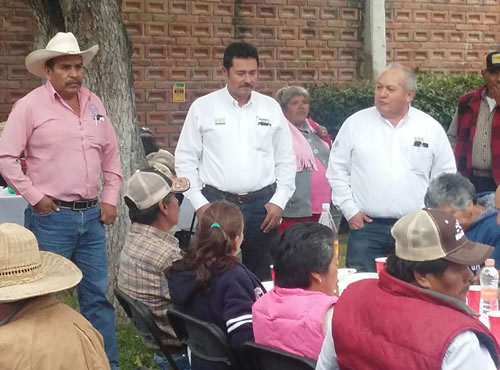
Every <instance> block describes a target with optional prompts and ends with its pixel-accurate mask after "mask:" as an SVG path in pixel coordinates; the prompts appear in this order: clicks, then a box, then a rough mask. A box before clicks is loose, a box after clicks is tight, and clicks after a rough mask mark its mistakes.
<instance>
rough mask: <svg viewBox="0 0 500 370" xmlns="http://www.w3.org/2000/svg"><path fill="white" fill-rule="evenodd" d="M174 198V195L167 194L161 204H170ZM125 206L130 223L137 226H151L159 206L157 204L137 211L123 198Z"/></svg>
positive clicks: (131, 203)
mask: <svg viewBox="0 0 500 370" xmlns="http://www.w3.org/2000/svg"><path fill="white" fill-rule="evenodd" d="M174 197H175V194H174V193H168V194H167V196H166V197H165V198H163V200H162V202H163V204H165V205H168V204H170V202H171V201H172V198H174ZM125 204H126V205H127V207H128V217H129V218H130V221H132V222H137V223H139V224H144V225H152V224H153V223H154V222H155V221H156V218H157V217H158V214H159V213H160V206H159V205H158V203H157V204H155V205H154V206H151V207H149V208H146V209H139V208H137V206H136V205H135V203H134V202H133V201H132V200H131V199H130V198H128V197H125Z"/></svg>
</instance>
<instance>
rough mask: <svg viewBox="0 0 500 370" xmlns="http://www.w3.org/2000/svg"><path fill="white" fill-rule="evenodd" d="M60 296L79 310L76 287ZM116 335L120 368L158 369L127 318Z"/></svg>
mask: <svg viewBox="0 0 500 370" xmlns="http://www.w3.org/2000/svg"><path fill="white" fill-rule="evenodd" d="M339 239H340V240H339V267H344V266H345V254H346V249H347V235H346V234H343V235H339ZM59 298H60V299H61V300H62V301H63V302H64V303H66V304H67V305H69V306H71V307H73V308H74V309H75V310H78V308H79V307H78V299H77V297H76V292H75V290H74V289H71V290H68V291H65V292H62V293H60V294H59ZM116 336H117V338H118V346H119V350H120V368H121V369H122V370H135V369H137V368H140V367H145V368H150V369H157V367H156V365H155V362H154V360H153V352H152V351H151V350H150V349H148V348H147V347H146V346H145V345H144V344H143V343H142V340H141V338H140V337H139V335H138V334H137V332H136V331H135V329H134V327H133V326H132V324H131V323H130V322H129V321H128V320H127V319H121V320H118V324H117V326H116Z"/></svg>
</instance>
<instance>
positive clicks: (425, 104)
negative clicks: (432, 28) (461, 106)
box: [308, 74, 483, 135]
mask: <svg viewBox="0 0 500 370" xmlns="http://www.w3.org/2000/svg"><path fill="white" fill-rule="evenodd" d="M482 83H483V80H482V77H481V75H480V74H468V75H448V76H440V75H433V74H420V75H418V92H417V96H416V97H415V99H414V100H413V103H412V106H414V107H415V108H418V109H420V110H422V111H424V112H426V113H428V114H430V115H431V116H432V117H434V118H435V119H436V120H437V121H438V122H440V123H441V124H442V125H443V126H444V128H445V129H446V128H448V126H449V124H450V122H451V120H452V119H453V115H454V114H455V110H456V107H457V102H458V98H459V97H460V95H462V94H464V93H466V92H467V91H470V90H473V89H475V88H477V87H479V86H481V84H482ZM374 86H375V83H374V82H373V81H361V82H359V83H356V84H355V85H352V86H349V87H339V86H333V85H322V86H318V85H312V86H308V89H309V92H310V94H311V113H310V115H311V117H312V118H313V119H314V120H316V121H317V122H319V123H321V124H322V125H324V126H326V127H327V128H328V131H329V132H330V133H332V134H333V135H335V134H336V133H337V132H338V130H339V128H340V126H341V125H342V123H343V122H344V120H345V119H346V118H347V117H349V116H350V115H351V114H353V113H355V112H357V111H359V110H361V109H364V108H368V107H371V106H373V104H374V103H373V93H374Z"/></svg>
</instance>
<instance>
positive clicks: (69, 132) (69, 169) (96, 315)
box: [0, 32, 123, 369]
mask: <svg viewBox="0 0 500 370" xmlns="http://www.w3.org/2000/svg"><path fill="white" fill-rule="evenodd" d="M97 50H98V46H97V45H94V46H92V47H91V48H90V49H88V50H84V51H80V47H79V46H78V42H77V40H76V38H75V37H74V36H73V34H71V33H62V32H60V33H58V34H57V35H56V36H54V37H53V38H52V39H51V40H50V41H49V43H48V44H47V47H46V48H45V49H41V50H36V51H34V52H32V53H30V54H29V55H28V56H27V57H26V60H25V63H26V68H27V69H28V71H30V72H31V73H33V74H34V75H36V76H38V77H42V78H45V79H47V82H46V83H45V84H44V85H43V86H40V87H38V88H36V89H34V90H33V91H31V92H30V93H29V94H27V95H26V96H24V97H23V98H21V99H20V100H19V101H17V102H16V104H15V105H14V107H13V109H12V112H11V113H10V115H9V118H8V120H7V125H6V127H5V130H4V132H3V134H2V137H1V138H0V172H1V174H2V175H3V176H4V178H5V179H6V181H7V182H8V183H9V185H10V186H12V187H13V188H14V189H15V190H17V192H18V193H20V194H21V195H22V196H23V197H24V198H25V199H26V201H27V202H28V203H29V205H28V208H27V209H26V212H25V220H24V223H25V226H26V227H27V228H28V229H30V230H31V231H33V233H34V234H35V235H36V237H37V239H38V244H39V246H40V249H41V250H47V251H52V252H55V253H58V254H61V255H63V256H65V257H67V258H69V259H71V260H73V261H74V262H75V264H76V265H77V266H78V267H79V268H80V270H81V271H82V273H83V279H82V282H81V283H80V284H79V285H78V288H77V291H78V299H79V303H80V311H81V313H82V314H83V315H84V316H85V317H86V318H87V319H88V320H89V321H90V322H91V323H92V325H94V327H95V328H96V329H97V330H98V331H99V332H100V333H101V334H102V336H103V338H104V343H105V348H106V353H107V355H108V358H109V360H110V364H111V368H113V369H117V368H119V363H118V345H117V340H116V333H115V313H114V309H113V305H112V304H111V303H110V302H109V300H108V299H107V297H106V291H107V286H108V266H107V253H106V233H105V229H104V224H106V225H109V224H112V223H113V222H114V220H115V218H116V203H117V201H118V196H119V192H120V187H121V185H122V181H123V180H122V174H121V165H120V157H119V151H118V148H117V142H116V136H115V132H114V129H113V126H112V124H111V121H110V119H109V118H108V116H107V115H106V111H105V109H104V105H103V103H102V101H101V100H100V99H99V98H98V97H97V96H96V95H95V94H94V93H92V92H91V91H89V90H88V89H86V88H84V87H82V81H83V75H84V66H85V65H87V64H88V63H90V61H91V60H92V59H93V58H94V56H95V55H96V53H97ZM22 152H24V154H25V158H26V164H27V168H28V170H27V173H26V175H25V174H23V172H22V171H21V167H20V166H19V164H18V163H17V161H16V160H17V158H18V157H19V156H20V154H21V153H22ZM101 177H102V179H103V187H102V188H103V193H102V197H101V198H100V200H99V199H98V195H99V189H100V183H101Z"/></svg>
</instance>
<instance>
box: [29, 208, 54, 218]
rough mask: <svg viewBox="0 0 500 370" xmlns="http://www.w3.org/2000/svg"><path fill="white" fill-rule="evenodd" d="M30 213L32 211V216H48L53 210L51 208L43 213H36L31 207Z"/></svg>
mask: <svg viewBox="0 0 500 370" xmlns="http://www.w3.org/2000/svg"><path fill="white" fill-rule="evenodd" d="M32 213H33V216H37V217H48V216H50V215H51V214H52V213H54V210H53V209H51V210H50V211H49V212H48V213H43V214H40V213H37V212H36V211H35V209H33V211H32Z"/></svg>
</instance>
